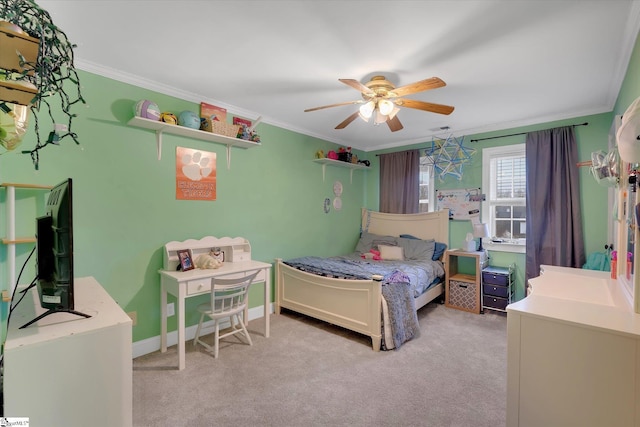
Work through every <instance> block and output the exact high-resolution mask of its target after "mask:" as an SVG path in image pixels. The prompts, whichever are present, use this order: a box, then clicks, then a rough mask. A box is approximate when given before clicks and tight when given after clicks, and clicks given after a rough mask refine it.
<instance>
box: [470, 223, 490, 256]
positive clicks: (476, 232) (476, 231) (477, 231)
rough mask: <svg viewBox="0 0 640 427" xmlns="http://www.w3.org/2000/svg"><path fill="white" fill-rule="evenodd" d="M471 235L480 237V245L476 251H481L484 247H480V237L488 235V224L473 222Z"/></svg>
mask: <svg viewBox="0 0 640 427" xmlns="http://www.w3.org/2000/svg"><path fill="white" fill-rule="evenodd" d="M473 237H476V238H479V239H480V245H479V246H478V251H480V252H482V251H484V249H483V248H482V238H483V237H489V226H488V225H487V224H485V223H482V222H481V223H478V224H473Z"/></svg>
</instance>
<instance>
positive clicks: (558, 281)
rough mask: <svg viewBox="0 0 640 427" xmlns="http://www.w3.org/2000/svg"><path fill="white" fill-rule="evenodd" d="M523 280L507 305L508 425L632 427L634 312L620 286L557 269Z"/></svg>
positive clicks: (639, 317) (637, 355) (638, 378)
mask: <svg viewBox="0 0 640 427" xmlns="http://www.w3.org/2000/svg"><path fill="white" fill-rule="evenodd" d="M542 268H543V269H544V266H542ZM529 282H530V283H529V284H530V286H531V294H530V295H529V296H527V297H526V298H524V299H522V300H520V301H518V302H516V303H513V304H510V305H509V306H507V352H508V355H507V426H523V427H524V426H580V427H587V426H594V427H601V426H618V427H622V426H629V427H639V426H640V314H637V313H635V312H634V310H633V309H632V304H631V301H629V299H628V296H626V295H625V294H624V293H623V291H622V290H621V288H620V287H619V284H618V283H617V282H616V281H614V280H611V279H610V273H608V272H599V271H598V272H596V271H590V270H580V269H571V268H559V267H551V268H547V269H546V270H545V271H544V273H543V274H542V275H541V276H540V277H537V278H534V279H531V280H530V281H529Z"/></svg>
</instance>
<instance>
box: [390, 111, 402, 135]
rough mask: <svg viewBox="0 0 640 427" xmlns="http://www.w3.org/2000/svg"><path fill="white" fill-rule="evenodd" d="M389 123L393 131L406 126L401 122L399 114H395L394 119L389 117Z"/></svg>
mask: <svg viewBox="0 0 640 427" xmlns="http://www.w3.org/2000/svg"><path fill="white" fill-rule="evenodd" d="M387 125H388V126H389V129H391V132H395V131H398V130H400V129H402V128H403V127H404V126H402V123H400V119H399V118H398V116H397V115H395V116H393V118H392V119H387Z"/></svg>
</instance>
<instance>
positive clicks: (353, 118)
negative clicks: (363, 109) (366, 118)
mask: <svg viewBox="0 0 640 427" xmlns="http://www.w3.org/2000/svg"><path fill="white" fill-rule="evenodd" d="M359 113H360V112H359V111H356V112H355V113H353V114H352V115H350V116H349V117H347V118H346V119H344V120H343V121H342V122H341V123H340V124H339V125H338V126H336V129H344V128H346V127H347V125H349V123H351V122H352V121H354V120H355V119H357V118H358V114H359Z"/></svg>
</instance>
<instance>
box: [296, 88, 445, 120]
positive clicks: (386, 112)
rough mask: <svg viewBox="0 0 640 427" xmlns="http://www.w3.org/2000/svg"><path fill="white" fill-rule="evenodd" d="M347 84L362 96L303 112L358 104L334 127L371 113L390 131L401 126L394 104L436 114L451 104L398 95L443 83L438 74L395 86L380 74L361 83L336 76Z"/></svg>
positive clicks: (441, 112) (409, 93)
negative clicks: (357, 106) (356, 107)
mask: <svg viewBox="0 0 640 427" xmlns="http://www.w3.org/2000/svg"><path fill="white" fill-rule="evenodd" d="M338 80H340V81H341V82H342V83H344V84H346V85H347V86H351V87H352V88H354V89H356V90H359V91H360V92H361V93H362V99H361V100H356V101H347V102H340V103H338V104H330V105H323V106H322V107H315V108H309V109H306V110H304V111H305V112H309V111H316V110H322V109H324V108H331V107H339V106H342V105H351V104H362V105H361V106H360V109H359V110H358V111H356V112H355V113H353V114H351V115H350V116H349V117H347V118H346V119H344V120H343V121H342V122H341V123H340V124H339V125H338V126H336V129H344V128H345V127H347V125H349V123H351V122H352V121H354V120H355V119H356V118H357V117H358V116H360V117H361V118H362V119H363V120H365V121H369V119H370V118H371V117H372V116H374V114H375V118H374V120H375V123H376V124H380V123H385V122H386V123H387V125H388V126H389V129H391V132H396V131H399V130H400V129H402V128H403V126H402V123H400V120H399V119H398V117H397V116H396V114H397V113H398V111H399V110H400V109H399V108H398V107H407V108H415V109H417V110H423V111H429V112H432V113H438V114H447V115H448V114H451V113H452V112H453V109H454V107H451V106H449V105H442V104H432V103H430V102H423V101H417V100H415V99H407V98H401V97H402V96H405V95H411V94H413V93H417V92H422V91H425V90H430V89H437V88H439V87H443V86H446V83H445V82H444V81H442V80H441V79H439V78H438V77H431V78H430V79H425V80H421V81H419V82H415V83H411V84H408V85H406V86H400V87H395V86H394V85H393V84H392V83H391V82H389V81H388V80H386V79H385V78H384V76H373V77H372V78H371V80H370V81H368V82H367V83H365V84H362V83H360V82H359V81H357V80H354V79H338Z"/></svg>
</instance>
